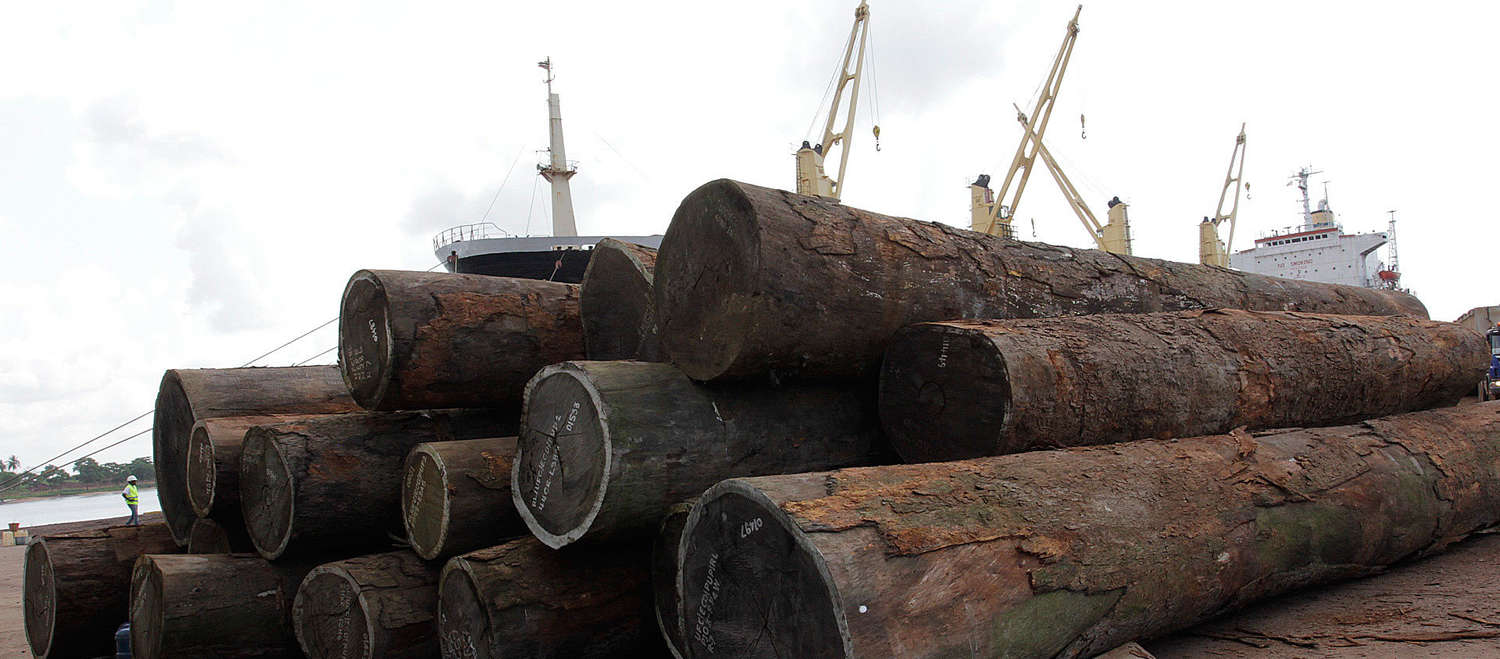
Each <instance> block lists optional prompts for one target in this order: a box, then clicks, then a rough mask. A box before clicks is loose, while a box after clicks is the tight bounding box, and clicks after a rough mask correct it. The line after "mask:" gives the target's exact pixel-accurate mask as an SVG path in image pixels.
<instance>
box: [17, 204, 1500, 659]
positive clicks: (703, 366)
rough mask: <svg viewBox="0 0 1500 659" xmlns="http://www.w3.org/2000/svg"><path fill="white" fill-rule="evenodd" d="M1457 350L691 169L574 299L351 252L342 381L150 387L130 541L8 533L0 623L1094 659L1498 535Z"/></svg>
mask: <svg viewBox="0 0 1500 659" xmlns="http://www.w3.org/2000/svg"><path fill="white" fill-rule="evenodd" d="M658 266H659V267H658ZM1487 355H1488V351H1487V346H1486V344H1485V341H1484V340H1483V338H1482V337H1480V336H1479V335H1478V334H1476V333H1474V332H1471V331H1468V330H1466V329H1463V328H1460V327H1458V326H1455V325H1452V324H1448V323H1439V322H1433V321H1430V320H1427V318H1426V311H1425V309H1424V308H1423V307H1422V305H1421V303H1420V302H1418V301H1417V300H1416V299H1415V298H1412V297H1411V296H1409V295H1406V294H1403V293H1398V292H1394V291H1377V290H1370V289H1359V288H1350V287H1344V286H1336V285H1328V284H1317V283H1310V282H1301V281H1289V280H1282V279H1276V278H1270V277H1262V276H1258V275H1249V274H1245V273H1239V272H1235V271H1231V270H1227V269H1223V268H1214V267H1208V266H1199V265H1191V264H1182V263H1171V262H1166V261H1159V260H1154V259H1144V258H1137V257H1126V256H1119V255H1113V254H1106V253H1103V252H1096V251H1092V250H1075V249H1069V248H1062V247H1055V246H1050V245H1041V244H1034V243H1023V242H1017V241H1012V240H1006V239H1000V238H996V237H992V236H987V235H982V234H976V233H971V232H968V231H963V230H960V229H954V228H951V227H947V226H945V225H941V224H933V223H926V222H919V221H916V220H909V219H905V218H897V217H889V216H884V215H879V214H875V213H871V212H867V211H862V210H858V209H854V208H850V207H847V206H843V205H840V204H836V203H832V202H829V201H826V200H822V199H819V198H815V197H803V196H799V195H795V194H791V193H787V192H783V191H778V190H770V189H766V188H759V187H756V186H751V185H746V184H743V183H737V182H733V181H715V182H712V183H709V184H707V185H705V186H703V187H702V188H700V189H698V190H696V191H694V192H693V193H692V194H690V195H689V196H688V197H687V198H686V199H685V200H684V201H683V203H682V205H681V207H680V208H679V209H678V211H677V214H676V216H675V217H674V218H673V219H672V224H671V227H670V228H669V230H668V231H667V234H666V236H665V238H664V239H663V241H662V247H661V251H660V253H659V254H658V253H657V252H656V251H654V250H650V249H647V248H643V247H639V246H635V245H630V244H627V243H623V242H619V241H613V240H606V241H602V242H600V243H599V244H598V245H597V246H596V248H595V249H594V250H593V252H592V257H591V261H590V265H589V267H588V270H587V271H586V273H585V276H584V279H583V282H582V284H581V285H579V286H575V285H570V284H557V283H552V282H540V281H530V280H516V279H507V278H496V277H484V276H478V275H455V274H442V273H416V272H399V271H388V270H361V271H359V272H356V273H354V275H353V276H352V277H351V278H350V280H349V283H348V285H347V286H346V288H345V290H344V296H343V299H342V301H341V306H340V318H339V364H338V366H336V367H298V368H288V369H267V368H257V369H214V370H202V371H168V372H167V374H166V376H165V377H164V378H163V382H162V393H161V394H160V396H159V397H158V408H157V421H158V428H157V432H156V435H155V436H156V440H157V444H156V451H157V453H156V464H157V469H158V476H157V477H158V481H159V482H161V483H162V492H163V494H162V498H163V508H164V509H167V508H168V505H167V499H168V498H172V499H173V503H172V504H171V506H170V510H171V512H169V513H168V515H167V517H168V521H169V525H168V526H167V527H162V528H161V529H160V530H159V531H157V535H159V536H161V537H160V540H163V541H162V542H159V543H158V544H159V545H160V546H159V547H157V546H152V547H144V546H141V547H137V548H135V549H130V550H123V549H122V550H119V551H118V552H117V553H114V554H109V556H110V557H111V558H110V560H108V561H105V560H103V559H102V558H99V556H104V554H101V553H98V552H99V551H102V550H98V551H96V552H95V556H96V557H95V558H74V557H73V556H74V555H75V554H77V553H80V552H74V553H67V552H64V551H62V547H61V546H60V545H59V544H58V543H61V542H62V541H63V539H60V538H59V539H55V540H54V539H48V540H47V541H45V542H43V543H38V545H36V547H37V549H36V550H35V551H37V552H38V555H37V557H36V559H35V561H33V559H32V557H31V556H30V554H28V563H27V572H26V574H27V575H28V576H27V595H26V601H27V616H28V617H27V633H28V639H29V640H31V641H32V643H33V648H34V649H36V648H38V647H40V648H41V651H39V652H37V654H38V656H47V654H46V653H47V652H48V651H49V649H51V651H53V652H54V653H56V652H58V651H57V650H55V649H52V648H51V646H50V645H49V644H54V645H55V644H60V643H64V642H72V641H73V640H74V637H77V638H78V639H82V638H83V637H84V636H87V637H88V638H90V639H94V638H95V637H99V636H100V634H102V633H105V632H107V631H112V630H113V627H114V626H115V625H117V624H118V623H119V622H123V621H124V620H123V619H122V618H123V615H122V612H123V611H127V610H128V611H129V616H130V622H131V624H132V627H131V630H132V637H133V640H134V642H135V644H136V648H137V649H136V652H138V653H140V654H141V655H142V656H148V657H152V656H171V657H197V656H223V657H252V656H254V657H272V656H299V655H301V654H306V655H307V656H311V657H351V656H353V657H427V656H434V655H441V656H444V657H497V656H513V655H519V656H528V657H611V656H638V655H639V656H664V655H670V656H676V657H707V656H767V657H770V656H798V657H823V656H830V657H852V656H914V657H920V656H937V655H952V654H969V655H986V656H996V655H1004V656H1017V657H1027V656H1037V657H1050V656H1091V655H1094V654H1098V653H1101V652H1105V651H1108V650H1110V649H1111V648H1115V647H1117V646H1122V645H1124V644H1126V643H1128V642H1131V641H1134V640H1139V639H1146V638H1150V637H1153V636H1160V635H1163V634H1166V633H1169V632H1171V631H1173V630H1177V629H1181V628H1184V627H1186V626H1189V625H1192V624H1194V623H1197V622H1199V621H1202V620H1205V619H1208V618H1210V617H1212V616H1214V615H1217V614H1219V613H1221V612H1225V611H1229V610H1233V609H1236V608H1239V607H1243V606H1245V605H1247V604H1249V603H1251V602H1254V601H1256V600H1259V599H1263V598H1266V597H1270V596H1273V595H1276V594H1279V593H1283V592H1287V591H1290V590H1294V589H1297V588H1302V587H1307V586H1312V585H1316V584H1323V583H1328V582H1331V581H1334V580H1338V579H1345V578H1349V577H1353V576H1359V575H1364V574H1370V573H1374V572H1377V571H1380V570H1382V569H1384V568H1386V567H1387V566H1389V565H1392V564H1394V563H1396V562H1398V561H1401V560H1403V559H1406V558H1409V557H1412V556H1418V555H1424V554H1428V553H1432V552H1436V551H1439V550H1441V549H1442V548H1444V547H1446V546H1448V545H1450V544H1452V543H1454V542H1457V541H1459V540H1461V539H1462V538H1464V537H1465V536H1467V535H1468V534H1471V533H1474V532H1475V531H1477V530H1480V529H1483V528H1485V527H1487V526H1490V525H1493V524H1495V523H1497V522H1500V506H1497V505H1496V504H1497V503H1500V469H1497V468H1496V465H1500V403H1496V404H1487V405H1473V406H1464V407H1456V408H1455V407H1451V406H1452V405H1453V404H1454V403H1455V402H1456V401H1457V400H1458V399H1459V398H1460V397H1461V396H1462V395H1463V393H1464V392H1466V391H1467V390H1468V389H1469V388H1470V387H1472V384H1473V382H1474V381H1476V380H1477V379H1478V378H1479V377H1480V373H1481V371H1482V369H1483V367H1484V364H1485V363H1487V359H1488V357H1487ZM902 461H905V462H906V463H908V464H899V463H900V462H902ZM169 491H170V493H169ZM139 533H144V531H141V532H139ZM174 541H175V542H174ZM98 542H108V540H107V539H99V540H98ZM184 544H185V545H187V548H188V550H189V551H190V554H189V555H173V554H172V552H173V551H175V549H176V548H177V547H178V546H181V545H184ZM49 545H50V548H48V546H49ZM252 552H253V553H252ZM33 562H34V563H35V567H33ZM132 564H133V572H132V567H131V565H132ZM106 567H108V569H109V570H112V571H111V572H110V574H111V575H112V576H111V577H110V578H112V579H113V581H112V582H111V583H113V584H115V585H114V586H112V589H110V588H106V589H101V590H100V591H99V593H98V594H97V595H89V596H86V597H78V596H71V595H66V594H64V593H65V590H66V587H65V586H64V585H63V584H65V583H80V581H79V579H80V578H79V577H71V576H70V577H67V578H64V577H63V576H62V575H64V574H79V573H87V574H93V572H98V571H101V570H106ZM90 571H93V572H90ZM33 572H35V573H36V574H37V576H36V577H34V578H33V577H32V574H33ZM43 575H45V576H43ZM54 575H56V576H54ZM88 578H89V579H93V578H96V577H88ZM69 579H71V580H72V581H69ZM33 582H35V583H36V584H37V586H35V587H33V585H32V584H33ZM42 584H46V585H45V586H43V585H42ZM73 588H75V589H76V586H73ZM33 591H36V592H35V594H34V593H33ZM49 597H50V599H48V598H49ZM33 600H35V603H33ZM63 600H67V601H68V603H69V604H75V603H76V605H75V608H73V609H67V608H66V607H64V606H62V605H61V602H62V601H63ZM109 607H113V608H109ZM64 611H66V612H64ZM33 618H35V620H36V622H35V623H33ZM85 620H86V621H87V625H88V626H87V627H85V626H84V625H85V622H84V621H85ZM68 625H74V627H68ZM63 629H70V630H71V629H78V630H85V631H78V632H76V633H75V632H71V631H70V632H68V633H66V634H63V633H61V632H60V631H59V632H54V631H53V630H63ZM33 630H36V631H33ZM100 630H103V631H100ZM101 638H102V637H101ZM60 639H65V640H60ZM39 644H40V645H39ZM91 647H92V646H91ZM88 651H90V652H92V651H93V650H88ZM73 652H74V650H71V649H69V650H67V651H66V652H63V653H62V654H71V653H73ZM54 656H62V655H61V654H54Z"/></svg>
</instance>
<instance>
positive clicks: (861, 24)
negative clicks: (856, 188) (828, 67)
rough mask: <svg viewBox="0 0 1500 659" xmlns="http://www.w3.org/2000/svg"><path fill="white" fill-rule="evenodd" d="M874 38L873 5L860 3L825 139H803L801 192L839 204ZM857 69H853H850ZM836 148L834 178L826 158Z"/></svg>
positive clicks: (877, 144)
mask: <svg viewBox="0 0 1500 659" xmlns="http://www.w3.org/2000/svg"><path fill="white" fill-rule="evenodd" d="M869 35H870V6H869V4H867V3H866V2H865V0H860V3H859V7H856V8H855V9H854V27H853V28H852V29H851V30H850V31H849V42H848V43H846V44H845V45H844V59H843V61H842V62H841V63H840V64H839V69H838V71H837V72H836V73H835V82H836V84H835V85H833V103H832V104H831V105H830V106H829V108H828V117H827V118H826V119H825V120H824V122H823V135H822V139H821V140H819V141H818V142H817V144H815V145H814V144H811V143H809V141H808V140H803V142H802V147H801V148H799V149H797V153H796V154H795V155H796V158H797V193H798V194H804V195H817V196H819V197H823V198H826V199H832V200H833V201H838V200H839V198H840V196H841V195H842V194H843V192H844V172H845V171H846V170H847V169H848V167H849V146H850V143H849V141H848V137H849V135H850V133H849V131H851V130H853V129H854V115H855V109H856V108H857V107H858V105H859V85H860V82H861V81H862V80H863V78H864V68H865V44H866V42H867V41H868V38H869ZM851 66H853V69H852V70H851V69H850V67H851ZM845 89H848V91H849V107H848V112H847V114H846V117H845V119H844V126H843V128H842V129H840V130H839V131H838V132H834V123H835V122H837V121H838V116H839V109H840V107H841V106H842V104H843V100H844V90H845ZM876 122H877V125H876V126H875V130H874V133H875V150H877V151H879V150H880V126H879V125H878V123H879V118H878V117H877V118H876ZM834 147H839V177H838V178H837V179H832V178H829V177H828V174H827V173H826V172H825V171H824V165H823V163H824V159H825V158H827V157H828V154H829V152H831V151H833V149H834Z"/></svg>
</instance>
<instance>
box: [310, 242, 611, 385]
mask: <svg viewBox="0 0 1500 659" xmlns="http://www.w3.org/2000/svg"><path fill="white" fill-rule="evenodd" d="M583 354H584V351H583V326H582V323H581V322H580V321H579V319H578V286H576V285H574V284H559V283H556V282H548V281H538V280H534V279H511V278H508V277H487V276H484V275H459V274H448V273H435V272H404V271H399V270H360V271H359V272H356V273H354V276H352V277H350V278H349V284H348V286H346V287H345V288H344V299H343V306H342V307H341V311H340V313H339V364H340V368H341V369H342V371H343V374H344V381H345V382H346V383H348V386H349V392H350V393H351V394H353V396H354V400H356V401H358V402H359V404H360V405H362V406H364V407H365V408H366V409H371V410H419V409H436V408H445V407H488V408H504V407H515V406H517V405H519V404H520V402H521V387H523V386H524V385H525V384H526V380H528V379H530V378H531V376H532V375H533V374H535V373H536V371H537V369H539V368H541V367H543V366H546V365H548V364H554V363H557V362H560V361H563V360H567V359H578V358H581V357H582V356H583Z"/></svg>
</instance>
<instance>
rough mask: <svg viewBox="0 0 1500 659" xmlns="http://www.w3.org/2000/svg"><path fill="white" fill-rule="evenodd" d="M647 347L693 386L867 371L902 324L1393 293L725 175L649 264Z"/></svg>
mask: <svg viewBox="0 0 1500 659" xmlns="http://www.w3.org/2000/svg"><path fill="white" fill-rule="evenodd" d="M655 291H656V311H657V320H658V324H659V326H660V328H661V341H662V348H663V349H664V350H665V351H666V353H667V355H668V356H669V357H670V358H671V360H672V362H673V363H675V364H677V365H678V366H679V367H681V368H682V370H683V371H684V372H686V373H687V374H688V375H689V376H692V377H693V378H694V379H697V380H713V379H718V378H733V377H745V376H753V375H762V374H765V373H766V372H767V371H776V372H784V373H798V374H802V375H807V376H839V377H843V376H856V375H863V374H867V373H873V372H874V369H875V368H876V367H877V366H878V364H879V360H880V354H881V351H882V350H884V349H885V343H886V341H887V340H888V339H889V338H890V337H891V335H892V334H895V332H896V330H898V329H900V328H902V327H905V326H906V325H910V324H912V323H917V322H924V321H939V320H952V319H955V318H1035V317H1044V316H1076V315H1082V314H1095V313H1140V312H1148V311H1176V310H1182V309H1197V308H1205V307H1231V308H1237V309H1263V310H1270V311H1285V310H1290V311H1307V312H1314V313H1348V314H1366V315H1398V314H1404V315H1412V316H1418V317H1422V318H1425V317H1426V316H1427V312H1426V309H1425V308H1424V307H1423V306H1422V304H1421V303H1420V302H1418V301H1417V300H1416V298H1413V297H1411V296H1409V295H1405V294H1402V293H1396V292H1392V291H1377V290H1372V289H1367V288H1354V287H1350V286H1335V285H1332V284H1319V283H1313V282H1306V281H1293V280H1289V279H1278V278H1274V277H1264V276H1260V275H1252V274H1246V273H1242V272H1236V271H1233V270H1228V269H1225V268H1215V267H1211V266H1203V265H1195V264H1187V263H1173V262H1170V261H1162V260H1158V259H1146V258H1138V257H1131V256H1119V255H1115V254H1110V253H1107V252H1101V251H1095V250H1086V249H1071V248H1067V247H1054V246H1051V245H1043V244H1040V243H1025V242H1020V241H1015V240H1007V239H1003V238H997V237H994V236H989V235H986V234H981V233H974V232H971V231H964V230H962V229H957V228H954V227H951V226H947V225H944V224H936V223H930V222H919V221H916V220H910V219H906V218H898V217H890V216H886V215H880V214H877V213H871V212H868V211H862V210H859V209H856V208H850V207H848V206H843V205H840V204H838V203H836V202H832V201H827V200H824V199H820V198H817V197H807V196H801V195H796V194H793V193H790V192H784V191H781V190H772V189H769V188H762V187H757V186H753V185H748V184H745V183H738V182H735V181H729V180H718V181H714V182H712V183H708V184H706V185H704V186H703V187H700V188H698V189H697V190H695V191H694V192H693V193H692V194H690V195H688V197H687V198H686V199H684V200H683V202H682V205H681V206H680V207H679V208H678V209H677V214H676V215H675V216H673V218H672V225H671V227H670V228H669V229H667V233H666V236H665V237H664V238H663V239H662V243H661V251H660V253H659V259H658V261H657V268H656V287H655Z"/></svg>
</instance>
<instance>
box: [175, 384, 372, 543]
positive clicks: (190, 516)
mask: <svg viewBox="0 0 1500 659" xmlns="http://www.w3.org/2000/svg"><path fill="white" fill-rule="evenodd" d="M356 409H358V406H356V405H355V404H354V399H352V398H350V397H349V390H348V389H346V388H345V387H344V381H343V378H341V377H340V376H339V371H338V367H336V366H292V367H285V368H205V369H174V370H169V371H167V372H166V374H165V375H163V376H162V378H161V388H160V389H159V390H158V391H157V394H156V417H155V420H154V424H155V425H154V426H153V428H152V432H151V442H152V453H153V462H154V464H155V466H156V496H157V498H158V499H160V500H161V511H162V515H163V516H164V517H166V519H167V525H168V526H169V527H170V528H171V529H172V537H173V538H175V539H176V540H177V545H178V546H179V547H181V546H186V545H187V541H188V534H189V533H190V532H191V531H192V528H193V520H195V519H197V515H196V514H194V513H193V504H192V501H191V500H190V499H189V498H188V492H187V470H188V464H187V463H188V459H187V453H188V444H189V443H190V441H191V439H192V436H193V426H194V425H195V424H197V423H198V422H199V421H202V420H204V419H216V418H220V417H230V416H261V415H273V414H331V413H337V412H352V411H354V410H356Z"/></svg>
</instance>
